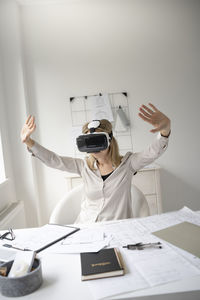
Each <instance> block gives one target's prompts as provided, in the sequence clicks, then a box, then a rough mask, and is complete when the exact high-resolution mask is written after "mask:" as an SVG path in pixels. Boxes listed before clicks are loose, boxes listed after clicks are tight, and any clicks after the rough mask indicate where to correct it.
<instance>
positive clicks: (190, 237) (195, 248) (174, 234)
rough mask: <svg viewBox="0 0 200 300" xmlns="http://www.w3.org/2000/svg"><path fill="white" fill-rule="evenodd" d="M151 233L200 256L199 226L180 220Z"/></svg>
mask: <svg viewBox="0 0 200 300" xmlns="http://www.w3.org/2000/svg"><path fill="white" fill-rule="evenodd" d="M152 234H154V235H155V236H157V237H159V238H161V239H163V240H165V241H167V242H169V243H171V244H173V245H174V246H177V247H179V248H182V249H183V250H186V251H188V252H190V253H192V254H193V255H195V256H197V257H199V258H200V226H198V225H195V224H192V223H189V222H182V223H180V224H177V225H174V226H170V227H168V228H165V229H162V230H159V231H155V232H152Z"/></svg>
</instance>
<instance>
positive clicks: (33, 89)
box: [8, 0, 200, 222]
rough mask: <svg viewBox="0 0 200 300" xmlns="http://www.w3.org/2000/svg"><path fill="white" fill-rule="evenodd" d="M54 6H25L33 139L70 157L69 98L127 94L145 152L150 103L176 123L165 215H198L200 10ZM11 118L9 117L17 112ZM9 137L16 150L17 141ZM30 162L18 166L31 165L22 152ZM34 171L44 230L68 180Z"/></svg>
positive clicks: (138, 4)
mask: <svg viewBox="0 0 200 300" xmlns="http://www.w3.org/2000/svg"><path fill="white" fill-rule="evenodd" d="M19 2H21V3H25V4H26V3H28V4H29V3H37V4H38V1H35V2H34V1H19ZM45 2H46V3H48V4H45ZM55 2H56V1H52V4H51V1H41V3H42V5H39V4H38V5H36V4H35V5H34V4H33V5H21V6H20V19H21V25H22V26H21V34H22V49H23V60H24V74H25V77H24V79H25V81H24V83H25V86H26V101H27V103H28V107H29V113H32V114H35V116H36V121H37V131H36V133H35V139H37V140H38V141H39V142H40V143H41V144H43V145H44V146H46V147H48V148H50V149H52V150H53V151H56V152H57V153H60V154H65V155H72V154H73V146H72V144H70V141H71V132H70V124H71V119H70V109H69V101H68V97H69V96H74V95H85V94H93V93H97V92H100V91H102V92H113V91H122V90H125V91H127V92H128V94H129V99H130V114H131V116H132V117H131V122H132V126H133V130H132V132H133V143H134V147H135V151H138V150H142V149H143V148H144V147H145V146H147V145H148V143H150V141H151V140H152V138H154V136H153V135H152V134H151V133H149V130H150V127H149V125H148V124H146V123H144V122H143V121H142V120H140V119H139V118H138V116H137V113H138V107H139V106H140V104H141V103H148V102H149V101H151V102H153V103H154V104H155V105H157V106H158V107H159V108H160V109H161V110H162V111H163V112H165V113H166V114H167V115H169V117H170V118H171V120H172V135H171V138H170V144H169V148H168V150H167V152H166V153H165V154H164V155H163V156H162V157H161V158H160V159H159V160H158V163H159V164H160V165H161V166H162V178H161V180H162V192H163V207H164V211H169V210H174V209H178V208H181V207H182V206H184V205H187V206H189V207H191V208H192V209H200V204H199V201H200V199H199V195H200V184H199V178H200V176H199V167H200V163H199V157H198V153H197V149H199V147H200V143H199V138H198V133H199V108H200V104H199V99H198V98H199V92H200V88H199V67H200V59H199V50H200V41H199V29H200V28H199V27H200V21H199V20H200V18H199V9H200V2H199V1H198V0H188V1H186V0H168V1H166V0H148V1H147V0H109V1H108V0H93V1H91V0H79V1H78V0H77V1H76V0H74V1H67V0H66V1H61V2H60V1H59V4H57V5H56V4H55ZM27 113H28V111H27ZM8 114H9V115H10V118H11V116H12V113H11V107H10V106H8ZM24 117H25V116H24ZM19 122H20V121H18V123H19ZM18 127H19V125H18ZM10 130H11V132H12V135H13V145H15V144H16V143H17V138H16V136H15V134H14V133H13V131H12V129H10ZM23 155H24V157H23ZM23 155H22V154H20V155H19V156H18V159H19V160H21V161H23V159H25V157H26V153H25V150H24V154H23ZM26 163H27V161H26ZM15 167H16V170H17V169H18V168H19V167H20V166H19V165H17V166H15ZM35 167H36V174H37V186H38V190H39V198H40V199H39V200H40V209H41V215H42V222H46V221H47V220H48V216H49V214H50V212H51V210H52V208H53V206H54V205H55V203H56V201H58V200H59V199H60V197H61V196H62V194H63V193H64V192H65V190H66V183H65V179H64V174H63V173H62V172H59V171H56V170H52V169H49V168H47V167H44V166H43V165H42V164H41V163H40V162H39V163H38V162H36V166H35ZM18 187H19V182H18Z"/></svg>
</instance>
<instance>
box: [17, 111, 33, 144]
mask: <svg viewBox="0 0 200 300" xmlns="http://www.w3.org/2000/svg"><path fill="white" fill-rule="evenodd" d="M35 128H36V124H35V117H34V116H31V115H29V116H28V118H27V120H26V123H25V124H24V126H23V127H22V130H21V135H20V136H21V141H22V142H23V143H25V142H26V141H27V140H28V139H29V137H30V136H31V134H32V133H33V131H34V130H35Z"/></svg>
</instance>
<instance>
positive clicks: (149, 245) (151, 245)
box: [123, 242, 162, 250]
mask: <svg viewBox="0 0 200 300" xmlns="http://www.w3.org/2000/svg"><path fill="white" fill-rule="evenodd" d="M123 248H127V249H129V250H143V249H145V248H158V249H161V248H162V246H161V242H157V243H147V244H143V243H136V244H129V245H126V246H123Z"/></svg>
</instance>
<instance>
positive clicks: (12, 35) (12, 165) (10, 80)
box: [0, 0, 38, 226]
mask: <svg viewBox="0 0 200 300" xmlns="http://www.w3.org/2000/svg"><path fill="white" fill-rule="evenodd" d="M0 60H1V70H0V71H1V75H2V76H1V81H2V87H3V88H2V93H1V95H0V96H1V97H0V104H1V105H0V108H1V113H0V116H1V117H2V118H1V122H0V124H1V129H2V140H3V142H2V143H3V151H4V157H5V165H6V177H8V178H9V179H10V181H11V183H12V184H13V186H14V187H13V190H14V191H13V193H12V199H10V201H11V202H15V201H23V202H24V206H25V209H26V217H27V225H28V226H36V225H37V224H38V212H37V194H36V186H35V184H34V178H33V168H32V163H31V161H30V157H29V155H28V154H27V153H25V151H24V146H23V145H22V144H21V142H20V138H19V136H20V130H21V125H22V123H23V122H24V120H25V116H26V114H27V103H26V101H25V87H24V79H23V69H22V60H21V46H20V26H19V12H18V6H17V4H16V2H15V1H13V0H1V1H0ZM8 194H9V196H10V194H11V193H10V190H9V191H8V192H7V195H8ZM14 194H15V195H14ZM3 197H4V194H2V193H1V194H0V201H1V202H2V201H3V200H4V199H3ZM10 198H11V196H10Z"/></svg>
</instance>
